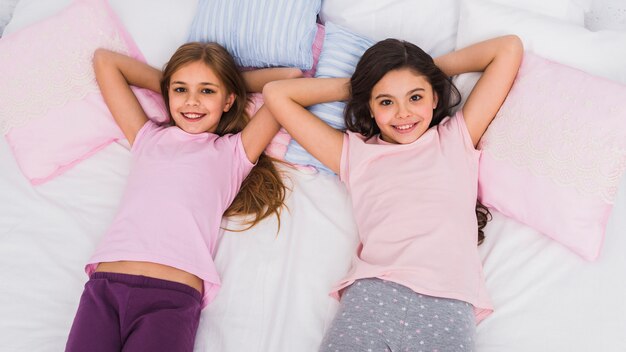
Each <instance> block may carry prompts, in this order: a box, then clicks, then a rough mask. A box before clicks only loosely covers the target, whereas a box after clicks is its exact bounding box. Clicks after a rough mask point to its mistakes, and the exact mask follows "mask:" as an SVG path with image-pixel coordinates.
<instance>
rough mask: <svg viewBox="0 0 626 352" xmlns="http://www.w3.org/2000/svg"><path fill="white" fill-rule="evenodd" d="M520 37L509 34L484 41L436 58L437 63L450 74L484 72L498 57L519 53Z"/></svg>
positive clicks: (520, 48)
mask: <svg viewBox="0 0 626 352" xmlns="http://www.w3.org/2000/svg"><path fill="white" fill-rule="evenodd" d="M520 51H523V47H522V44H521V41H520V39H519V38H518V37H517V36H515V35H507V36H502V37H497V38H493V39H489V40H486V41H482V42H479V43H476V44H473V45H470V46H468V47H465V48H462V49H459V50H457V51H454V52H451V53H449V54H446V55H443V56H440V57H437V58H435V59H434V60H435V64H436V65H437V66H439V68H440V69H441V70H442V71H443V72H444V73H445V74H446V75H448V76H455V75H458V74H461V73H466V72H482V71H484V70H485V69H486V68H487V66H489V65H490V64H491V63H492V62H493V61H494V60H496V59H497V58H498V57H503V56H507V55H519V52H520Z"/></svg>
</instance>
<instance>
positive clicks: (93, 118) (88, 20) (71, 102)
mask: <svg viewBox="0 0 626 352" xmlns="http://www.w3.org/2000/svg"><path fill="white" fill-rule="evenodd" d="M99 47H103V48H108V49H111V50H114V51H117V52H121V53H125V54H127V55H130V56H133V57H135V58H137V59H140V60H144V58H143V56H142V54H141V53H140V52H139V49H138V48H137V47H136V45H135V43H134V42H133V40H132V38H131V37H130V36H129V34H128V33H127V32H126V30H125V29H124V27H123V26H122V24H121V23H120V21H119V20H118V18H117V16H116V14H115V12H114V11H113V10H112V9H111V8H110V6H109V3H108V1H106V0H76V1H74V2H73V3H72V4H70V5H69V6H68V7H66V8H64V9H63V10H62V11H60V12H59V13H58V14H56V15H54V16H51V17H48V18H46V19H45V20H43V21H41V22H38V23H36V24H34V25H31V26H29V27H26V28H23V29H22V30H19V31H17V32H14V33H11V34H9V35H7V36H5V37H3V38H2V40H0V76H1V77H2V81H3V82H4V84H2V85H0V130H1V131H2V133H3V134H4V135H5V137H6V139H7V141H8V143H9V145H10V147H11V150H12V151H13V153H14V155H15V158H16V160H17V163H18V165H19V167H20V169H21V170H22V172H23V173H24V175H26V177H27V178H28V179H29V180H30V182H31V183H33V184H40V183H43V182H45V181H48V180H50V179H52V178H54V177H55V176H57V175H59V174H61V173H63V172H64V171H65V170H67V169H69V168H71V167H73V166H74V165H76V164H77V163H79V162H80V161H81V160H83V159H85V158H87V157H89V156H90V155H92V154H94V153H95V152H97V151H98V150H100V149H102V148H104V147H105V146H107V145H109V144H110V143H111V142H113V141H115V140H117V139H120V138H124V136H123V134H122V133H121V130H120V129H119V128H118V127H117V125H116V123H115V121H114V120H113V117H112V116H111V114H110V113H109V111H108V109H107V107H106V105H105V104H104V101H103V99H102V96H101V94H100V91H99V89H98V86H97V83H96V80H95V76H94V72H93V68H92V57H93V52H94V51H95V49H97V48H99ZM144 61H145V60H144ZM9 82H10V83H9ZM134 91H135V94H136V95H137V98H138V99H139V101H140V103H141V104H142V106H143V108H144V110H145V111H146V113H147V114H148V116H149V117H150V118H151V119H154V120H155V121H157V122H163V121H165V120H166V119H167V113H166V110H165V106H164V104H163V102H162V98H161V96H160V95H159V94H156V93H154V92H151V91H148V90H145V89H136V88H134Z"/></svg>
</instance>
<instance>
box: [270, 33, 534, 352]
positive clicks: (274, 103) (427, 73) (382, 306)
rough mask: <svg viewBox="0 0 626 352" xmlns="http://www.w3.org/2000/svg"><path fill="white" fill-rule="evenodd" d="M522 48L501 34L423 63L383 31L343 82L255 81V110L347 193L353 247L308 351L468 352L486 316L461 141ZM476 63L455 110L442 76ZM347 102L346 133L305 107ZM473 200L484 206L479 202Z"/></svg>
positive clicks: (468, 139) (477, 230)
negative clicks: (329, 314)
mask: <svg viewBox="0 0 626 352" xmlns="http://www.w3.org/2000/svg"><path fill="white" fill-rule="evenodd" d="M522 53H523V48H522V44H521V41H520V40H519V38H517V37H516V36H504V37H499V38H495V39H491V40H487V41H484V42H481V43H477V44H475V45H472V46H470V47H467V48H464V49H461V50H458V51H456V52H452V53H450V54H447V55H444V56H442V57H439V58H436V59H434V60H433V59H432V58H431V57H430V56H429V55H428V54H426V53H425V52H424V51H423V50H421V49H420V48H418V47H417V46H415V45H413V44H411V43H408V42H404V41H399V40H395V39H387V40H384V41H381V42H378V43H376V44H375V45H374V46H372V47H371V48H370V49H368V50H367V51H366V52H365V53H364V54H363V57H362V58H361V60H360V61H359V63H358V64H357V67H356V70H355V72H354V74H353V76H352V77H351V79H350V80H348V79H345V78H335V79H333V78H330V79H329V78H326V79H324V78H321V79H320V78H318V79H298V80H287V81H279V82H271V83H269V84H268V85H267V86H266V87H265V88H264V91H263V93H264V97H265V102H266V104H267V106H268V107H269V109H270V111H271V112H272V114H273V115H274V117H275V118H276V119H277V120H278V122H279V123H280V124H281V125H283V127H285V129H286V130H287V131H288V132H289V133H290V134H291V136H292V137H293V138H295V139H296V140H297V141H298V143H300V145H302V146H303V147H304V148H305V149H307V150H308V151H309V152H310V153H311V154H312V155H313V156H314V157H316V158H317V159H318V160H320V161H321V162H322V163H324V164H325V165H326V166H328V167H329V168H330V169H332V170H333V171H335V172H336V173H337V174H339V177H340V179H341V180H342V181H343V182H344V183H345V184H346V187H347V189H348V191H349V193H350V196H351V198H352V204H353V209H354V217H355V221H356V224H357V228H358V231H359V237H360V242H361V243H360V246H359V247H358V249H357V252H356V253H355V256H354V257H353V261H352V268H351V270H350V272H349V273H348V275H347V276H346V277H345V278H344V279H343V280H342V281H341V282H339V283H338V284H337V286H336V287H335V288H334V289H333V291H332V294H333V295H334V296H336V297H339V296H340V294H341V304H340V308H339V311H338V313H337V315H336V317H335V320H334V321H333V323H332V325H331V326H330V327H329V328H328V330H327V332H326V336H325V338H324V340H323V342H322V345H321V347H320V350H321V351H342V352H343V351H446V352H450V351H472V350H473V346H474V341H473V340H474V331H475V321H479V320H481V319H483V318H484V317H485V316H487V315H488V314H489V313H490V312H491V311H492V307H491V302H490V300H489V297H488V295H487V293H486V289H485V284H484V279H483V275H482V267H481V262H480V258H479V256H478V251H477V249H476V247H477V246H476V243H477V237H478V242H479V243H480V241H481V240H482V227H484V225H485V223H486V220H487V214H488V213H485V212H484V211H481V210H480V209H476V202H477V189H478V158H479V155H480V153H479V151H477V150H476V149H475V147H476V145H477V144H478V141H479V140H480V138H481V136H482V135H483V133H484V132H485V130H486V129H487V127H488V125H489V123H490V122H491V121H492V120H493V118H494V117H495V115H496V113H497V111H498V109H499V108H500V106H501V105H502V103H503V101H504V99H505V98H506V96H507V94H508V92H509V90H510V88H511V85H512V83H513V80H514V78H515V76H516V73H517V71H518V68H519V65H520V62H521V58H522ZM471 71H483V74H482V76H481V78H480V80H479V81H478V83H477V84H476V86H475V87H474V89H473V91H472V92H471V94H470V95H469V97H468V98H467V101H466V103H465V104H464V106H463V108H462V109H461V110H460V111H458V112H457V113H456V114H452V108H453V107H454V106H456V105H458V103H459V100H460V99H459V98H460V96H459V93H458V91H457V90H456V88H455V87H454V85H453V84H452V81H451V79H450V76H452V75H457V74H460V73H464V72H471ZM336 100H348V102H347V106H346V111H345V122H346V126H347V129H348V131H346V132H342V131H338V130H335V129H333V128H331V127H330V126H328V125H327V124H325V123H324V122H322V121H321V120H320V119H318V118H317V117H316V116H314V115H313V114H311V113H310V112H309V111H308V110H306V109H305V107H306V106H309V105H313V104H318V103H323V102H329V101H336ZM483 209H484V208H483Z"/></svg>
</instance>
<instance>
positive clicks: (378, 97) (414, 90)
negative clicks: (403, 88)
mask: <svg viewBox="0 0 626 352" xmlns="http://www.w3.org/2000/svg"><path fill="white" fill-rule="evenodd" d="M418 91H426V89H424V88H415V89H412V90H410V91H408V92H407V93H406V95H411V94H413V93H415V92H418ZM380 98H393V96H392V95H391V94H385V93H383V94H378V95H377V96H376V97H375V98H374V100H376V99H380Z"/></svg>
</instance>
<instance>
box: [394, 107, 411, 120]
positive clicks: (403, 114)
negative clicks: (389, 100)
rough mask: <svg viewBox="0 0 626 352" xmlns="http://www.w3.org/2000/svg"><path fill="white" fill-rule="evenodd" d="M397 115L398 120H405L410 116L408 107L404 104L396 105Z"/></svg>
mask: <svg viewBox="0 0 626 352" xmlns="http://www.w3.org/2000/svg"><path fill="white" fill-rule="evenodd" d="M397 115H398V117H399V118H403V119H404V118H407V117H409V116H410V115H411V112H410V111H409V108H408V106H406V104H398V112H397Z"/></svg>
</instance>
